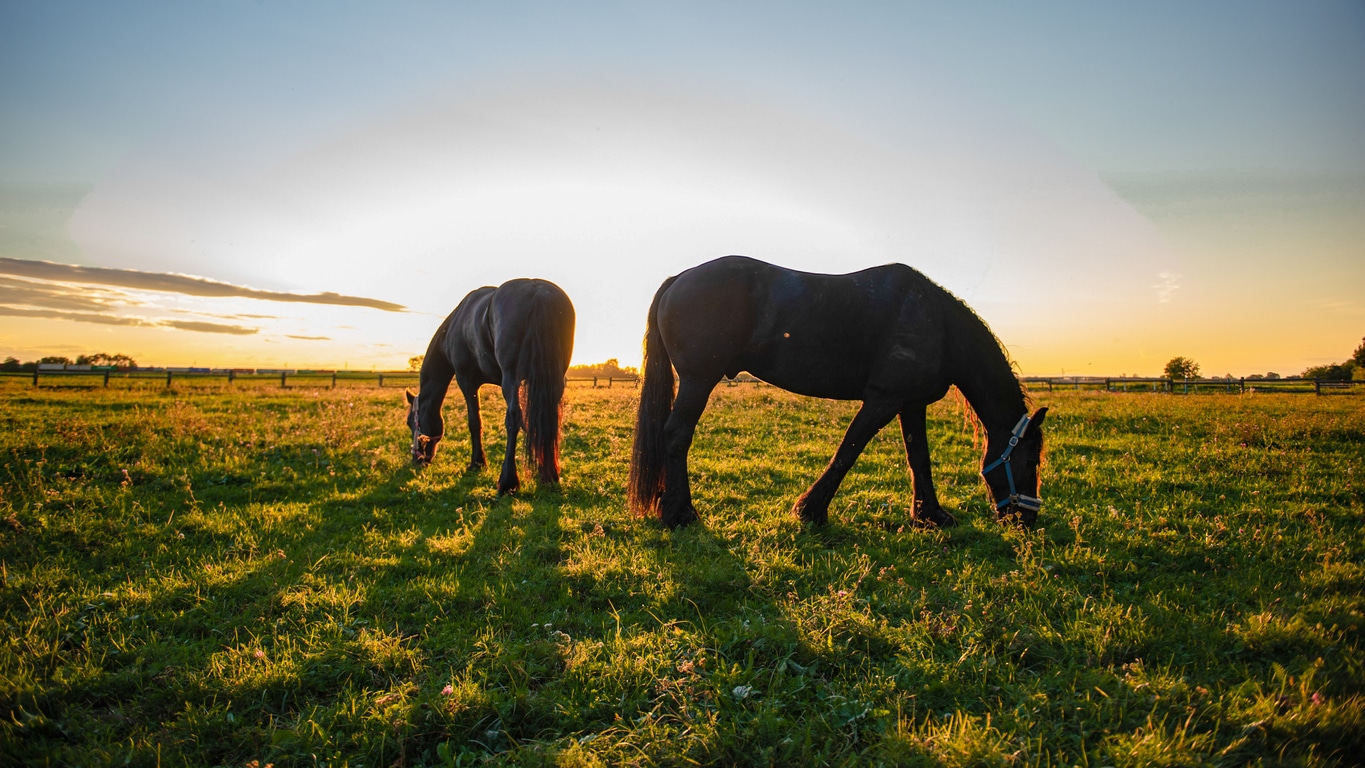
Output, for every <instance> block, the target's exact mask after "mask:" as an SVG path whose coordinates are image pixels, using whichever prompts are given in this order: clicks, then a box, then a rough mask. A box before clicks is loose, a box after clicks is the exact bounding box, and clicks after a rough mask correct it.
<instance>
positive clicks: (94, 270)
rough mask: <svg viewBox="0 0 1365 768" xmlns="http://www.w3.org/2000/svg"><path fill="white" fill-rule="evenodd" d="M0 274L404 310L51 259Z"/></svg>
mask: <svg viewBox="0 0 1365 768" xmlns="http://www.w3.org/2000/svg"><path fill="white" fill-rule="evenodd" d="M0 274H8V275H15V276H18V277H27V278H33V279H37V280H47V281H51V282H59V283H83V284H86V285H112V286H117V287H120V288H133V289H135V290H140V291H160V292H163V293H182V294H185V295H188V296H213V297H240V298H247V299H260V300H262V301H284V302H301V303H305V304H331V305H336V306H345V307H369V308H371V309H380V310H383V311H385V312H406V311H407V307H405V306H403V305H402V304H394V303H392V302H388V301H381V300H379V299H369V298H365V297H363V296H344V295H342V294H339V293H333V292H331V291H323V292H322V293H307V294H304V293H284V292H281V291H263V290H259V289H256V288H247V287H245V286H241V285H233V284H231V283H220V282H218V281H217V280H208V279H206V278H202V277H193V276H191V275H180V274H175V273H171V272H142V271H139V270H135V269H109V268H106V267H82V266H77V265H75V264H58V263H56V262H51V261H36V260H29V259H11V258H8V257H0Z"/></svg>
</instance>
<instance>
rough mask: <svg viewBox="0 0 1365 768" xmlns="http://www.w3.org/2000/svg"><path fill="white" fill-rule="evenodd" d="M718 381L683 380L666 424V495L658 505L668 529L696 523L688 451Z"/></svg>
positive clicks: (662, 520) (661, 517)
mask: <svg viewBox="0 0 1365 768" xmlns="http://www.w3.org/2000/svg"><path fill="white" fill-rule="evenodd" d="M716 381H719V379H717V380H716ZM716 381H706V380H701V379H683V380H682V381H681V382H679V384H678V396H677V397H676V398H675V399H674V400H673V410H672V412H671V413H669V415H668V421H666V422H664V453H665V458H664V464H665V467H664V495H663V498H662V499H661V500H660V502H659V519H660V521H661V522H663V524H664V525H665V526H667V527H669V528H678V527H680V526H684V525H687V524H688V523H691V522H693V521H695V520H697V510H696V508H695V507H693V506H692V488H691V486H690V485H689V482H688V478H687V452H688V450H689V449H691V447H692V436H693V435H694V434H695V433H696V431H697V422H698V421H699V420H700V419H701V413H702V411H703V410H705V409H706V401H707V400H708V399H710V397H711V390H712V389H713V388H714V387H715V386H716Z"/></svg>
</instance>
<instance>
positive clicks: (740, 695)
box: [731, 685, 754, 700]
mask: <svg viewBox="0 0 1365 768" xmlns="http://www.w3.org/2000/svg"><path fill="white" fill-rule="evenodd" d="M753 692H754V687H753V686H752V685H736V686H735V689H734V690H733V691H731V693H733V694H734V695H735V698H736V699H741V700H743V699H747V698H749V694H751V693H753Z"/></svg>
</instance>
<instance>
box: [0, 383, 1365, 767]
mask: <svg viewBox="0 0 1365 768" xmlns="http://www.w3.org/2000/svg"><path fill="white" fill-rule="evenodd" d="M482 397H483V410H484V413H485V415H486V418H487V419H488V422H489V427H488V428H487V431H486V440H487V443H488V448H489V452H490V455H494V456H496V455H498V452H499V450H500V448H499V443H500V440H501V428H500V416H499V414H500V413H501V399H500V397H499V396H498V395H497V393H496V391H495V390H494V389H493V388H491V387H485V388H484V390H483V392H482ZM637 397H638V391H636V390H633V389H629V388H619V387H618V388H615V389H595V390H594V389H587V388H577V387H576V388H570V390H569V391H568V394H567V396H566V398H567V400H566V402H567V414H566V418H565V422H564V425H565V426H564V430H565V442H564V445H563V457H564V485H563V487H562V489H561V490H560V491H552V490H548V489H538V488H537V487H536V485H535V483H534V481H533V479H532V478H530V477H529V476H527V474H526V470H525V467H524V466H523V470H522V471H523V491H522V493H521V494H520V495H518V496H516V497H514V498H502V499H498V498H496V497H495V495H494V485H495V482H496V475H495V474H494V470H492V469H489V470H485V471H484V472H483V473H482V474H479V475H466V474H465V473H464V467H465V464H466V462H467V460H468V443H467V442H465V438H464V436H463V433H462V430H461V429H459V428H458V427H459V425H461V424H462V423H463V418H462V413H461V411H462V406H461V404H460V398H458V397H453V398H451V399H450V400H448V402H447V409H446V416H447V423H448V424H449V432H448V434H447V439H446V440H445V441H444V442H443V443H442V444H441V448H440V452H439V453H438V455H437V457H436V460H435V462H434V463H433V464H432V465H431V466H430V467H428V468H427V469H426V470H424V471H422V472H420V473H418V472H415V471H414V470H413V469H412V468H411V466H410V462H409V452H408V440H409V436H408V432H407V429H406V428H405V427H404V425H403V415H404V411H405V409H404V403H403V399H402V394H401V392H399V391H397V390H377V391H376V390H360V389H345V388H339V389H336V390H313V391H310V390H306V389H292V390H272V389H265V388H258V389H247V388H238V389H228V388H224V387H190V388H175V389H172V390H164V391H160V390H159V391H152V390H133V391H129V390H120V389H117V388H111V389H109V390H104V389H99V390H83V391H81V390H60V389H40V390H34V389H31V388H30V387H28V386H18V385H16V386H6V387H3V388H0V403H2V404H3V405H2V406H0V408H2V410H0V414H2V418H3V429H0V456H3V462H4V471H3V473H0V494H2V495H0V579H2V581H0V715H3V722H2V723H0V763H3V764H4V765H35V766H36V765H83V766H95V765H125V764H131V765H146V766H178V765H228V766H244V765H250V766H264V765H266V764H268V763H273V764H274V765H275V766H290V765H328V766H342V765H349V766H377V767H387V766H404V765H445V766H469V765H565V766H589V765H684V764H745V765H842V764H859V765H879V764H881V765H916V764H923V765H935V764H942V765H1019V766H1034V765H1038V766H1052V765H1087V766H1101V765H1109V766H1137V765H1247V764H1264V765H1305V766H1332V765H1351V764H1357V763H1358V762H1359V761H1360V759H1361V757H1360V756H1361V755H1365V647H1362V634H1361V629H1362V623H1365V616H1363V615H1362V614H1363V613H1365V594H1362V585H1363V584H1365V578H1362V576H1363V573H1362V567H1363V566H1365V529H1363V528H1362V517H1365V506H1363V502H1362V491H1361V489H1362V487H1365V477H1362V475H1365V407H1362V403H1361V401H1360V400H1359V398H1356V397H1331V398H1329V397H1320V398H1315V397H1312V396H1292V395H1246V396H1237V395H1220V394H1213V395H1200V396H1190V397H1174V396H1171V395H1162V394H1151V395H1142V394H1109V393H1090V392H1076V393H1068V392H1056V393H1040V394H1039V395H1037V396H1036V404H1037V405H1047V406H1050V407H1051V412H1050V414H1049V417H1048V420H1047V427H1046V431H1047V440H1048V444H1047V454H1046V465H1045V468H1044V471H1043V487H1042V497H1043V500H1044V508H1043V512H1042V514H1041V516H1040V517H1039V522H1038V525H1037V526H1036V527H1035V528H1034V529H1033V530H1029V531H1025V530H1019V529H1015V528H1010V527H1005V526H1002V525H1000V524H998V523H996V522H995V520H994V519H993V516H992V515H991V514H990V511H989V508H988V502H987V500H986V494H985V490H984V486H983V485H982V483H981V481H980V479H979V477H978V475H977V469H978V467H979V455H980V449H979V447H977V446H975V445H974V444H973V435H972V430H971V427H970V426H969V425H968V423H967V422H966V421H965V420H964V418H963V415H962V411H961V409H960V408H959V406H958V405H957V404H956V403H954V402H952V401H951V400H949V401H944V402H942V403H939V404H938V405H936V406H934V407H933V408H932V409H931V410H930V420H929V427H930V440H931V442H932V445H933V449H934V461H935V469H936V478H937V481H938V484H939V493H940V496H941V498H942V500H943V502H944V505H945V507H947V508H948V509H950V510H951V511H953V512H954V513H955V514H956V515H957V517H958V519H959V521H960V523H961V524H960V525H959V526H958V527H956V528H952V529H948V530H923V529H917V528H914V527H912V526H910V525H909V524H908V518H909V513H908V510H907V504H908V501H909V499H910V498H911V494H910V485H909V479H908V473H907V471H906V468H905V460H904V454H903V451H902V448H901V445H900V438H899V433H898V430H897V429H896V428H895V427H894V425H893V426H892V427H890V428H888V429H886V430H883V431H882V433H881V434H879V435H878V436H877V437H876V438H875V439H874V440H873V442H872V443H871V444H870V445H869V447H868V449H867V451H866V453H865V454H864V455H863V456H862V458H861V459H860V460H859V462H858V464H857V466H856V467H854V469H853V471H852V472H851V473H850V474H849V476H848V478H847V479H846V481H845V482H844V484H843V487H842V489H841V491H840V493H839V494H838V495H837V496H836V497H835V498H834V502H833V504H832V505H831V507H830V518H831V523H830V525H829V526H828V527H827V528H824V529H809V528H805V527H803V526H802V525H800V524H799V523H798V522H797V521H796V520H795V519H794V518H793V517H792V516H791V514H790V513H789V509H790V506H791V504H792V502H793V501H794V500H795V498H796V497H797V496H798V495H799V494H800V492H801V491H802V490H803V489H804V488H805V487H806V485H807V484H808V483H809V482H810V481H811V480H812V479H813V478H814V477H815V476H816V475H817V474H818V473H819V472H820V470H821V469H822V468H823V467H824V465H825V463H826V462H827V461H828V460H829V458H830V456H831V454H832V453H833V450H834V448H835V445H836V444H837V442H838V439H839V437H840V435H841V434H842V431H843V429H844V427H845V426H846V425H847V423H848V421H849V419H850V418H851V417H852V414H853V411H854V404H851V403H842V402H833V401H821V400H809V399H805V398H800V397H796V396H793V395H789V394H786V393H783V392H780V391H777V390H774V389H772V388H770V387H762V388H754V387H752V386H749V387H724V386H722V387H720V388H719V389H717V390H716V393H715V395H714V396H713V398H712V401H711V405H710V407H709V408H708V410H707V412H706V415H705V416H704V417H703V419H702V421H701V424H700V427H699V429H698V434H697V439H696V442H695V444H694V447H693V450H692V455H691V466H692V472H693V492H694V495H695V500H696V504H697V508H698V510H699V511H700V512H701V514H702V520H703V522H702V524H701V525H693V526H690V527H687V528H684V529H682V530H680V531H678V532H676V533H670V532H668V531H666V530H664V529H663V528H661V527H660V526H659V524H658V523H657V522H656V521H653V520H640V519H635V518H632V517H630V516H629V515H628V513H627V512H626V503H625V492H624V487H625V476H626V471H627V463H628V459H629V453H630V443H631V428H632V424H633V417H634V404H635V399H636V398H637Z"/></svg>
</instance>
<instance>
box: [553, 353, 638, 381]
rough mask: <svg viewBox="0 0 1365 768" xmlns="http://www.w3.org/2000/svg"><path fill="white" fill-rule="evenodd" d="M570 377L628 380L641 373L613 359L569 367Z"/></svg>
mask: <svg viewBox="0 0 1365 768" xmlns="http://www.w3.org/2000/svg"><path fill="white" fill-rule="evenodd" d="M568 375H569V376H573V377H575V378H584V377H587V376H596V377H598V378H603V379H606V378H611V379H628V378H630V377H632V376H639V375H640V372H639V370H637V369H636V368H634V367H633V366H629V365H627V366H622V365H621V361H620V360H618V359H616V358H614V357H613V358H611V359H609V360H607V361H606V362H605V363H592V364H589V365H571V366H569V371H568Z"/></svg>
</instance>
